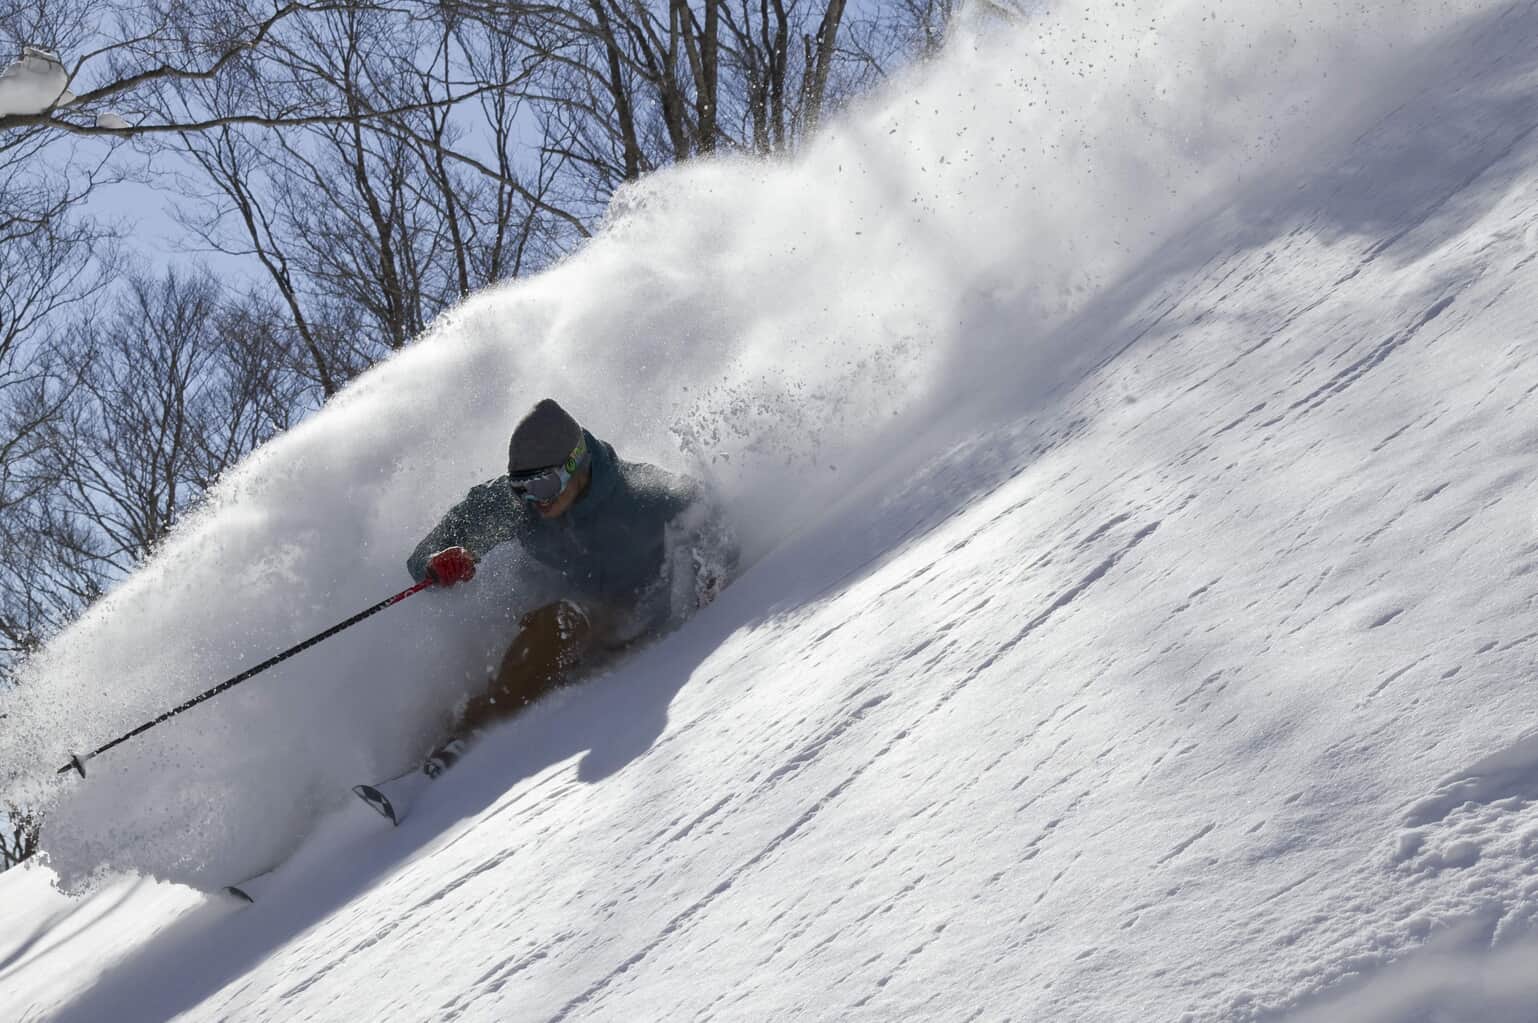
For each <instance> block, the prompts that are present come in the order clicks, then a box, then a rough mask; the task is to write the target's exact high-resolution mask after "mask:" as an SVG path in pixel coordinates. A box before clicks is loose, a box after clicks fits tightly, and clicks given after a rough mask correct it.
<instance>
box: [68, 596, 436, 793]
mask: <svg viewBox="0 0 1538 1023" xmlns="http://www.w3.org/2000/svg"><path fill="white" fill-rule="evenodd" d="M431 585H433V581H432V580H431V579H424V580H422V581H421V582H419V583H417V584H416V585H415V586H413V587H411V588H410V589H408V590H401V591H400V592H399V593H397V594H396V595H395V596H393V597H386V598H385V599H384V600H381V601H380V602H379V603H377V604H375V605H374V606H373V607H371V608H368V609H367V610H364V611H359V612H358V613H357V614H355V615H353V616H352V617H351V618H349V619H347V620H346V621H345V622H339V623H338V624H336V625H333V626H332V627H331V628H329V629H327V630H326V631H325V632H321V633H317V634H316V635H314V636H311V637H310V638H309V639H307V640H305V641H304V642H303V643H300V644H299V645H298V646H293V647H289V648H288V649H287V650H285V651H283V652H282V653H281V654H277V655H276V656H273V657H269V658H268V659H267V660H265V661H263V662H262V663H261V664H258V665H257V666H256V667H254V668H248V669H246V670H245V671H243V672H241V673H240V674H239V675H236V676H235V677H234V678H232V679H227V680H226V681H224V682H220V683H219V684H218V685H216V686H214V687H213V688H212V689H210V690H208V691H207V692H205V693H199V694H198V695H197V696H194V697H193V698H192V699H190V700H188V701H187V702H186V703H184V704H182V705H181V706H179V707H173V708H172V709H171V710H168V711H166V712H165V713H164V714H162V715H160V716H159V717H158V718H156V719H155V720H153V721H146V722H145V723H144V724H142V725H140V726H139V727H138V728H135V729H134V730H133V731H131V732H128V733H127V734H125V735H120V736H118V737H117V738H116V739H113V740H112V741H111V742H109V743H107V744H106V745H104V746H98V747H96V749H94V750H92V751H91V752H90V753H86V754H80V753H71V754H70V757H69V763H67V764H65V765H64V766H63V767H61V768H59V769H58V771H56V772H55V773H56V774H66V773H68V772H69V771H71V770H74V771H79V772H80V777H82V778H84V777H85V765H86V762H87V761H89V760H94V759H95V758H96V757H99V756H101V755H102V754H103V753H105V752H107V751H108V750H109V749H111V748H112V747H114V746H117V745H119V744H121V743H125V742H127V741H128V740H129V739H132V738H133V737H134V736H136V735H142V734H143V733H145V732H147V731H149V730H150V729H151V728H154V727H155V726H156V725H158V724H160V723H161V722H163V721H169V720H170V719H171V718H174V717H176V715H178V714H180V713H181V712H182V711H184V710H190V709H192V708H193V707H196V706H197V705H198V704H200V703H202V702H203V701H204V700H207V699H211V698H213V697H215V696H218V695H219V694H220V693H222V692H224V691H225V690H226V689H229V688H232V687H233V686H238V685H240V683H242V682H244V681H245V680H246V679H248V678H251V677H252V676H253V675H260V674H261V673H262V672H264V671H266V670H267V669H268V668H270V667H272V666H273V665H274V664H278V663H280V662H282V661H286V660H288V659H289V658H290V657H292V656H294V655H295V654H298V653H303V652H304V651H306V650H308V649H310V647H312V646H314V645H315V644H316V643H319V642H321V641H322V640H327V639H330V638H331V637H332V636H335V635H336V634H337V633H338V632H341V631H342V630H343V629H350V628H352V627H353V626H354V625H357V624H358V623H359V622H361V621H363V619H365V618H367V617H368V616H369V615H372V614H377V613H379V612H380V611H383V610H384V609H385V608H387V607H393V606H394V605H396V604H399V603H400V602H401V601H403V600H405V599H406V598H407V597H409V596H412V595H413V594H416V593H421V592H422V591H423V590H425V589H427V588H428V587H429V586H431Z"/></svg>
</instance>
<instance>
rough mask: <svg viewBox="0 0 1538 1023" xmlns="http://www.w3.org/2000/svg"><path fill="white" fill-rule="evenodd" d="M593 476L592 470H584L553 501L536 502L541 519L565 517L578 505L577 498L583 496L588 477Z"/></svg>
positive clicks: (535, 506) (535, 507) (536, 508)
mask: <svg viewBox="0 0 1538 1023" xmlns="http://www.w3.org/2000/svg"><path fill="white" fill-rule="evenodd" d="M591 475H592V472H591V470H588V469H584V470H582V471H581V472H579V473H578V474H577V475H575V476H573V477H572V478H571V482H570V483H568V484H566V489H565V490H563V491H561V492H560V493H559V494H557V495H556V496H555V499H554V500H553V501H545V502H535V503H534V510H535V511H537V512H539V517H540V518H542V519H558V518H560V517H561V516H562V515H565V514H566V512H567V511H569V510H570V509H571V506H572V505H573V504H575V503H576V501H577V498H579V497H581V496H582V491H583V490H584V489H585V488H586V487H587V481H588V477H589V476H591Z"/></svg>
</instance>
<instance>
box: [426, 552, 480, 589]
mask: <svg viewBox="0 0 1538 1023" xmlns="http://www.w3.org/2000/svg"><path fill="white" fill-rule="evenodd" d="M427 578H429V579H431V580H432V581H433V584H434V585H435V586H453V585H454V584H455V583H467V582H469V581H470V580H471V579H474V578H475V558H474V557H473V556H472V555H471V554H470V552H469V551H467V550H465V549H464V548H463V547H450V548H448V549H447V550H441V551H439V552H438V553H437V554H434V555H433V556H432V557H430V558H428V559H427Z"/></svg>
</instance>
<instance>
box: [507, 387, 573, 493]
mask: <svg viewBox="0 0 1538 1023" xmlns="http://www.w3.org/2000/svg"><path fill="white" fill-rule="evenodd" d="M581 440H582V427H581V426H579V425H577V421H576V420H575V419H573V418H572V417H571V416H569V415H567V413H566V410H565V409H563V408H561V406H559V405H557V404H556V403H555V400H554V399H552V398H545V399H544V400H543V401H541V402H540V403H539V404H538V405H535V406H534V408H533V409H531V410H530V411H529V414H528V415H526V416H524V417H523V419H522V420H520V421H519V423H518V426H517V427H516V428H515V429H514V430H513V439H512V442H511V443H509V444H508V446H507V471H508V472H509V473H510V474H511V475H514V476H516V475H518V474H519V473H526V472H532V471H533V470H535V469H548V468H550V467H551V466H552V465H560V464H561V463H562V462H564V461H566V458H567V456H569V455H570V454H571V452H572V449H573V448H575V447H576V446H577V444H578V443H579V442H580V441H581Z"/></svg>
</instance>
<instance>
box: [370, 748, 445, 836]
mask: <svg viewBox="0 0 1538 1023" xmlns="http://www.w3.org/2000/svg"><path fill="white" fill-rule="evenodd" d="M468 748H469V747H468V744H467V743H466V742H465V740H463V739H450V740H449V741H448V742H446V743H444V744H443V745H442V746H440V747H439V748H438V749H436V750H434V751H433V753H432V755H431V756H429V757H428V758H427V760H426V761H424V762H423V764H422V766H421V767H413V768H412V769H411V770H409V771H406V772H404V773H402V774H397V775H396V776H395V777H393V778H386V779H385V780H384V781H379V782H375V783H374V784H372V785H354V786H353V787H352V791H353V794H354V795H356V796H357V797H358V798H359V799H361V800H363V801H364V802H365V803H367V804H368V805H369V808H370V809H372V810H373V811H374V812H375V813H378V814H379V815H380V816H381V817H383V818H385V819H386V820H388V821H389V822H390V823H391V824H393V825H395V826H396V827H400V823H401V821H403V820H405V819H406V814H408V813H410V812H411V805H412V804H413V803H415V802H416V798H417V796H418V795H419V794H420V793H421V791H422V789H423V787H424V786H426V785H427V783H428V782H430V781H432V780H433V779H434V778H436V777H438V776H439V775H440V774H442V773H443V772H444V771H447V770H448V769H449V768H450V767H453V766H454V764H455V763H457V762H458V761H459V758H460V757H462V756H464V754H465V751H466V750H467V749H468Z"/></svg>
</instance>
